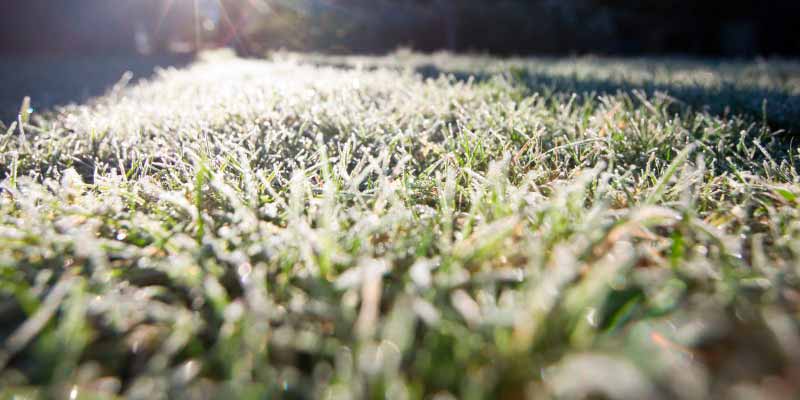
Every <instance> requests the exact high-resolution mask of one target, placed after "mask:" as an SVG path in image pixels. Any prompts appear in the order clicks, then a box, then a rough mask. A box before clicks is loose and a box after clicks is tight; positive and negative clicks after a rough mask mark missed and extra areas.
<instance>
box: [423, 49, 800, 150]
mask: <svg viewBox="0 0 800 400" xmlns="http://www.w3.org/2000/svg"><path fill="white" fill-rule="evenodd" d="M414 71H415V72H416V73H417V74H419V75H421V76H422V77H423V78H433V79H436V78H439V77H441V76H445V75H447V76H453V77H454V78H455V79H456V80H459V81H467V80H469V79H472V80H473V81H476V82H485V81H488V80H490V79H491V78H492V77H493V76H496V74H492V73H480V72H479V73H475V72H466V71H459V70H442V69H440V68H438V67H436V66H435V65H432V64H425V65H421V66H419V67H416V68H415V69H414ZM510 74H511V76H512V77H513V79H514V81H515V82H517V83H521V84H523V85H524V86H525V87H527V88H528V89H529V90H530V91H531V92H546V93H551V94H554V95H557V96H558V95H566V96H570V95H572V94H573V93H577V94H588V93H592V94H595V95H604V94H616V93H620V92H622V93H628V94H631V93H634V92H636V91H640V92H643V93H645V94H647V95H648V96H652V95H654V94H656V93H665V94H667V95H669V96H670V97H671V98H673V99H675V100H676V103H677V105H678V106H680V107H679V108H681V109H686V108H691V109H693V110H702V111H707V112H709V113H711V114H713V115H719V116H723V115H727V116H731V115H740V116H744V117H746V118H748V119H749V120H753V121H755V122H759V123H761V122H766V123H767V125H768V126H769V127H770V128H772V129H776V130H784V131H785V132H784V133H785V134H787V135H796V134H798V133H800V96H799V95H796V94H792V93H790V92H787V91H782V90H771V89H765V88H759V87H754V86H747V83H746V82H745V83H741V84H739V85H734V84H730V83H728V84H723V85H721V86H718V87H703V86H700V85H690V84H686V83H676V84H661V83H651V82H647V83H642V84H636V83H630V82H621V81H618V80H612V79H600V78H587V77H577V76H558V75H553V74H548V73H544V72H530V71H528V70H516V71H511V72H510Z"/></svg>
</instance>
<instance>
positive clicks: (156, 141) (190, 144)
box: [0, 53, 800, 399]
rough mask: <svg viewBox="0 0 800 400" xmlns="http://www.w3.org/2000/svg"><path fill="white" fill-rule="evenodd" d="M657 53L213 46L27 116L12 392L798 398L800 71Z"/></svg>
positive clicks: (12, 170)
mask: <svg viewBox="0 0 800 400" xmlns="http://www.w3.org/2000/svg"><path fill="white" fill-rule="evenodd" d="M661 65H662V64H660V63H657V62H650V63H648V62H647V61H646V60H642V61H641V62H629V63H627V64H626V63H622V62H620V63H616V62H614V63H612V62H610V61H608V60H592V59H579V60H572V61H558V60H550V61H547V60H538V61H537V60H512V61H508V60H506V61H500V60H493V59H490V58H486V57H454V56H447V55H436V56H419V55H414V54H405V53H399V54H396V55H394V56H392V57H389V58H345V59H341V58H339V59H334V58H322V57H316V56H300V55H292V54H278V55H275V56H274V57H273V58H272V60H270V61H253V60H241V59H235V58H224V57H222V58H208V59H206V60H204V61H200V62H198V63H196V64H194V65H192V66H190V67H189V68H187V69H185V70H165V71H161V72H160V74H159V75H158V77H156V78H155V79H153V80H151V81H149V82H144V83H141V84H138V85H136V86H132V87H127V88H119V89H118V90H114V91H111V92H109V94H108V95H106V96H105V97H101V98H98V99H95V100H93V101H91V102H90V103H88V104H87V105H75V106H68V107H65V108H60V109H57V110H55V111H53V112H50V113H45V114H43V115H38V114H34V115H32V116H30V122H28V123H25V124H23V126H11V127H8V129H3V132H5V133H4V134H2V136H0V179H1V180H2V186H1V187H2V192H0V322H2V323H0V338H1V339H2V347H1V348H0V388H2V389H0V396H5V397H11V396H13V395H20V396H32V397H37V396H39V397H44V396H55V397H72V396H75V397H77V398H113V397H114V396H126V397H132V398H148V399H150V398H167V397H169V398H172V397H187V398H226V397H237V398H265V397H266V398H269V397H278V398H384V397H386V398H399V399H402V398H409V399H414V398H437V399H447V398H476V399H477V398H507V399H516V398H526V397H530V398H538V397H558V398H583V397H586V396H591V395H597V396H599V397H601V398H620V399H627V398H630V399H638V398H686V399H694V398H708V397H718V398H754V397H757V396H766V397H769V398H781V397H783V398H791V396H793V395H794V394H795V393H797V392H798V391H800V387H798V384H797V382H798V378H799V377H800V369H799V368H800V331H799V330H798V312H799V311H800V308H799V307H800V287H799V285H798V273H799V272H800V270H799V269H798V266H800V210H798V202H800V178H799V177H798V172H797V171H798V162H797V157H798V156H800V154H798V150H797V146H795V145H794V144H793V137H792V136H791V134H789V133H787V132H786V131H783V132H781V131H779V130H778V129H779V128H783V127H787V126H791V125H790V124H792V123H796V122H797V119H796V118H795V117H794V115H796V114H791V113H792V112H794V111H792V109H789V110H788V111H785V113H787V114H780V115H784V118H786V121H788V122H787V123H786V124H785V123H784V122H782V120H780V119H775V118H774V117H773V116H772V115H771V114H769V113H770V112H776V111H771V110H779V109H780V108H775V109H773V108H770V107H772V105H773V103H772V102H771V101H770V100H769V98H768V101H767V107H766V108H765V111H764V110H762V108H760V107H762V105H763V99H764V96H762V94H764V93H767V94H770V95H771V94H772V93H783V95H785V96H786V98H789V99H791V101H792V102H794V103H789V105H790V107H794V106H793V105H792V104H796V100H794V99H795V98H796V95H797V90H798V89H797V87H798V86H797V76H798V75H796V71H797V70H798V68H797V66H796V65H794V64H792V63H776V64H769V63H765V64H759V65H754V64H753V65H751V64H741V65H739V64H737V65H711V64H709V65H707V66H702V65H700V64H699V63H695V64H692V67H691V68H688V69H681V68H682V67H681V65H682V64H680V63H676V64H668V65H667V64H665V65H664V66H663V67H662V66H661ZM662 70H663V71H664V72H663V73H662V72H660V71H662ZM776 70H777V71H786V75H785V76H784V78H776V76H775V75H774V74H773V71H776ZM537 71H539V72H537ZM541 71H547V73H548V74H549V76H556V77H557V78H553V79H555V80H552V81H547V82H545V83H547V85H538V84H537V82H539V81H538V80H537V79H539V78H538V77H541V76H542V75H541V73H542V72H541ZM763 71H767V72H763ZM604 74H606V75H608V76H607V77H606V78H603V76H604ZM620 74H621V75H620ZM729 74H733V75H729ZM470 75H474V77H473V78H469V76H470ZM728 76H733V77H735V78H728ZM637 77H640V78H637ZM548 79H550V78H548ZM598 79H600V80H602V81H604V82H611V84H612V85H611V86H610V89H614V90H601V89H603V88H602V87H601V88H598V87H596V86H593V85H591V84H589V85H588V86H586V85H587V82H592V81H593V80H598ZM730 79H734V81H730ZM776 79H777V80H776ZM718 81H719V82H720V83H719V85H720V86H719V87H722V88H723V89H720V90H722V91H715V90H716V89H714V88H715V87H717V86H715V85H717V83H715V82H718ZM615 82H622V83H623V84H625V85H627V84H628V83H630V84H631V85H633V86H630V87H628V86H623V87H618V86H619V85H620V84H618V83H615ZM626 82H627V83H626ZM726 82H731V85H732V86H730V87H732V88H734V90H735V88H737V87H752V88H756V89H757V90H754V91H753V92H752V93H753V95H752V96H749V95H748V96H749V97H748V96H745V99H746V100H747V102H748V103H746V104H745V106H747V104H750V103H752V104H753V105H758V107H759V108H758V109H757V110H759V112H755V113H753V112H751V111H753V110H751V109H749V108H747V107H744V108H742V107H740V105H739V104H729V101H732V100H731V99H732V98H729V97H726V96H725V95H724V93H726V92H724V90H726V89H724V88H725V87H728V86H727V85H728V84H727V83H726ZM564 84H571V85H574V86H573V87H571V88H570V87H565V86H563V85H564ZM615 85H616V86H615ZM548 88H549V89H548ZM584 88H588V90H584ZM617 89H619V91H618V90H617ZM628 89H630V90H628ZM651 89H658V90H652V91H651ZM661 89H664V90H661ZM682 90H685V92H683V91H682ZM748 90H749V89H748ZM574 92H577V93H574ZM591 92H595V93H594V94H592V93H591ZM692 93H694V94H696V95H697V96H698V97H696V98H689V99H685V98H682V95H686V94H690V95H691V94H692ZM737 93H740V92H737ZM741 93H750V92H741ZM716 96H719V97H716ZM689 97H691V96H689ZM703 99H710V100H713V101H712V102H710V103H704V102H702V100H703ZM706 106H708V107H706ZM775 106H776V107H780V106H781V105H777V104H776V105H775ZM719 107H722V109H721V110H718V109H717V108H719ZM726 107H727V108H728V110H727V111H726V110H725V108H726ZM720 111H721V112H720ZM780 115H778V117H780ZM26 119H28V117H27V116H25V118H21V120H26ZM787 124H788V125H787Z"/></svg>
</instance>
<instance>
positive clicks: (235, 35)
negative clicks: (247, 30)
mask: <svg viewBox="0 0 800 400" xmlns="http://www.w3.org/2000/svg"><path fill="white" fill-rule="evenodd" d="M216 2H217V5H218V6H219V10H220V14H221V15H222V18H223V19H224V20H225V23H226V24H227V25H228V27H230V32H225V36H224V37H223V38H222V42H221V43H219V44H220V45H228V44H229V43H230V41H231V40H232V39H235V40H236V42H238V44H240V45H241V46H243V47H244V50H245V51H247V49H248V48H249V46H248V44H247V42H246V38H245V37H244V36H242V35H241V34H240V33H239V25H238V24H239V21H234V20H233V19H232V18H231V15H230V13H229V12H228V9H227V8H226V7H225V3H223V2H222V0H216ZM231 36H232V37H231Z"/></svg>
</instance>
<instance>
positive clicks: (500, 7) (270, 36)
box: [243, 0, 800, 57]
mask: <svg viewBox="0 0 800 400" xmlns="http://www.w3.org/2000/svg"><path fill="white" fill-rule="evenodd" d="M250 4H252V2H251V3H250ZM267 4H268V5H267V7H262V10H261V11H260V12H252V11H250V12H245V13H244V14H247V15H249V16H250V17H249V19H248V20H247V21H246V23H245V24H244V26H245V28H244V29H243V32H244V33H245V37H246V39H247V41H248V42H249V45H250V46H251V47H252V48H251V49H250V50H255V51H256V52H260V51H263V50H265V49H274V48H282V47H283V48H288V49H292V50H301V51H302V50H317V51H326V52H366V53H373V52H383V51H386V50H387V49H392V48H396V47H398V46H408V47H411V48H414V49H418V50H423V51H432V50H437V49H449V50H453V51H489V52H492V53H497V54H529V53H545V54H563V53H593V54H653V53H654V54H659V53H669V54H675V53H684V54H703V55H722V56H746V57H749V56H754V55H774V54H779V55H798V54H800V35H797V34H796V33H795V25H796V18H797V17H798V16H800V1H796V0H787V1H781V0H760V1H755V0H731V1H715V0H705V1H695V0H659V1H641V0H327V1H326V0H304V1H281V0H271V1H268V2H267ZM245 7H252V6H247V5H246V6H245ZM265 9H266V10H267V11H264V10H265Z"/></svg>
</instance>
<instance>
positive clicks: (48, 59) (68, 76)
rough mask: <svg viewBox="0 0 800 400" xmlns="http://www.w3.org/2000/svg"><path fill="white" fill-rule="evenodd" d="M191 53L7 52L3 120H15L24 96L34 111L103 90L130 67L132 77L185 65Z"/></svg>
mask: <svg viewBox="0 0 800 400" xmlns="http://www.w3.org/2000/svg"><path fill="white" fill-rule="evenodd" d="M191 61H192V56H189V55H161V56H137V55H111V56H109V55H99V56H20V57H13V56H4V57H2V58H0V77H2V78H0V121H2V122H4V123H5V124H6V125H9V124H10V123H11V122H12V121H14V120H16V118H17V113H18V112H19V107H20V105H21V104H22V100H23V99H24V98H25V96H29V97H30V98H31V106H32V107H33V108H34V110H35V111H43V110H49V109H52V108H53V107H55V106H59V105H65V104H69V103H79V102H83V101H86V100H88V99H90V98H92V97H96V96H100V95H102V94H104V93H105V92H106V91H107V90H108V89H109V88H111V87H113V86H114V85H115V84H116V83H117V82H120V80H121V79H122V78H123V76H124V75H125V73H126V72H128V71H130V72H131V73H132V74H133V75H132V78H133V81H136V80H140V79H146V78H149V77H151V76H152V75H153V74H154V73H155V71H156V70H157V69H158V68H168V67H182V66H185V65H186V64H188V63H189V62H191Z"/></svg>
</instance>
